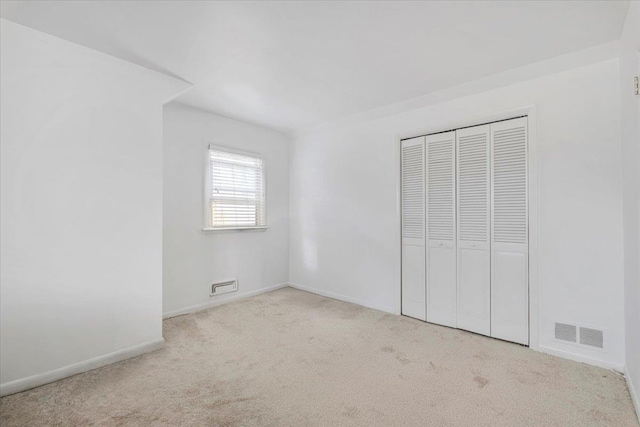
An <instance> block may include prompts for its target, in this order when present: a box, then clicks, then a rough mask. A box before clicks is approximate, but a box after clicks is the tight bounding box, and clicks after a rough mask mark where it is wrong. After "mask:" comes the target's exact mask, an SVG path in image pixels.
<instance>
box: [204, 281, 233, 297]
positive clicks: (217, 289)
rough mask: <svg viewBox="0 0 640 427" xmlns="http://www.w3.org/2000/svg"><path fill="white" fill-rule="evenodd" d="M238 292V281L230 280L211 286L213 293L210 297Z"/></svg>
mask: <svg viewBox="0 0 640 427" xmlns="http://www.w3.org/2000/svg"><path fill="white" fill-rule="evenodd" d="M237 290H238V281H237V280H229V281H226V282H220V283H214V284H212V285H211V293H210V294H209V296H212V297H214V296H216V295H221V294H226V293H229V292H235V291H237Z"/></svg>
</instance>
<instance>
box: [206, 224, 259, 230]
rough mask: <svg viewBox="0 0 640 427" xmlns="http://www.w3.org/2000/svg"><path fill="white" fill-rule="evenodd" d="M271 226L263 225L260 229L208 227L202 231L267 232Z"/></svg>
mask: <svg viewBox="0 0 640 427" xmlns="http://www.w3.org/2000/svg"><path fill="white" fill-rule="evenodd" d="M267 228H269V226H267V225H262V226H259V227H217V228H213V227H207V228H203V229H202V231H214V232H216V231H265V230H266V229H267Z"/></svg>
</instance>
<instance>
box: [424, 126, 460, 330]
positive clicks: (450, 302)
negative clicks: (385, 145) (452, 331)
mask: <svg viewBox="0 0 640 427" xmlns="http://www.w3.org/2000/svg"><path fill="white" fill-rule="evenodd" d="M426 146H427V239H428V245H427V321H429V322H432V323H438V324H441V325H446V326H452V327H455V326H456V249H455V246H456V245H455V243H456V220H455V197H456V195H455V190H456V188H455V132H446V133H439V134H435V135H428V136H427V137H426Z"/></svg>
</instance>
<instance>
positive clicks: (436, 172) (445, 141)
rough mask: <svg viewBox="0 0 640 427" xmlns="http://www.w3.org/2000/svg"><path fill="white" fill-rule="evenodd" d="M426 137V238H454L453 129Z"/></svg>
mask: <svg viewBox="0 0 640 427" xmlns="http://www.w3.org/2000/svg"><path fill="white" fill-rule="evenodd" d="M432 138H437V139H435V140H430V139H429V137H428V138H427V144H428V147H427V150H428V151H427V152H428V155H427V157H428V160H427V163H428V166H427V169H428V188H427V192H428V195H429V196H428V199H429V202H428V203H429V240H450V241H452V240H453V227H454V223H453V220H454V218H455V212H454V206H455V205H454V197H455V196H454V194H455V190H454V187H453V186H454V176H453V169H454V163H453V159H454V153H453V150H454V145H453V144H454V140H453V137H452V133H451V132H449V133H446V134H442V135H433V136H432Z"/></svg>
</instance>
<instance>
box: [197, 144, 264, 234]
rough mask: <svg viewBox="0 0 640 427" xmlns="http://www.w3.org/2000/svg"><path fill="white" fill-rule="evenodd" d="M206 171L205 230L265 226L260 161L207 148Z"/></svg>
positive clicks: (262, 167) (262, 168) (262, 170)
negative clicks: (206, 218)
mask: <svg viewBox="0 0 640 427" xmlns="http://www.w3.org/2000/svg"><path fill="white" fill-rule="evenodd" d="M208 169H209V170H208V176H207V180H208V182H207V193H208V195H207V198H208V200H206V202H207V204H208V210H207V216H208V222H209V223H208V224H207V226H208V227H209V228H246V227H263V226H266V212H265V189H264V163H263V160H262V159H260V158H258V157H250V156H245V155H240V154H235V153H229V152H225V151H219V150H217V149H215V148H213V147H209V167H208Z"/></svg>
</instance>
